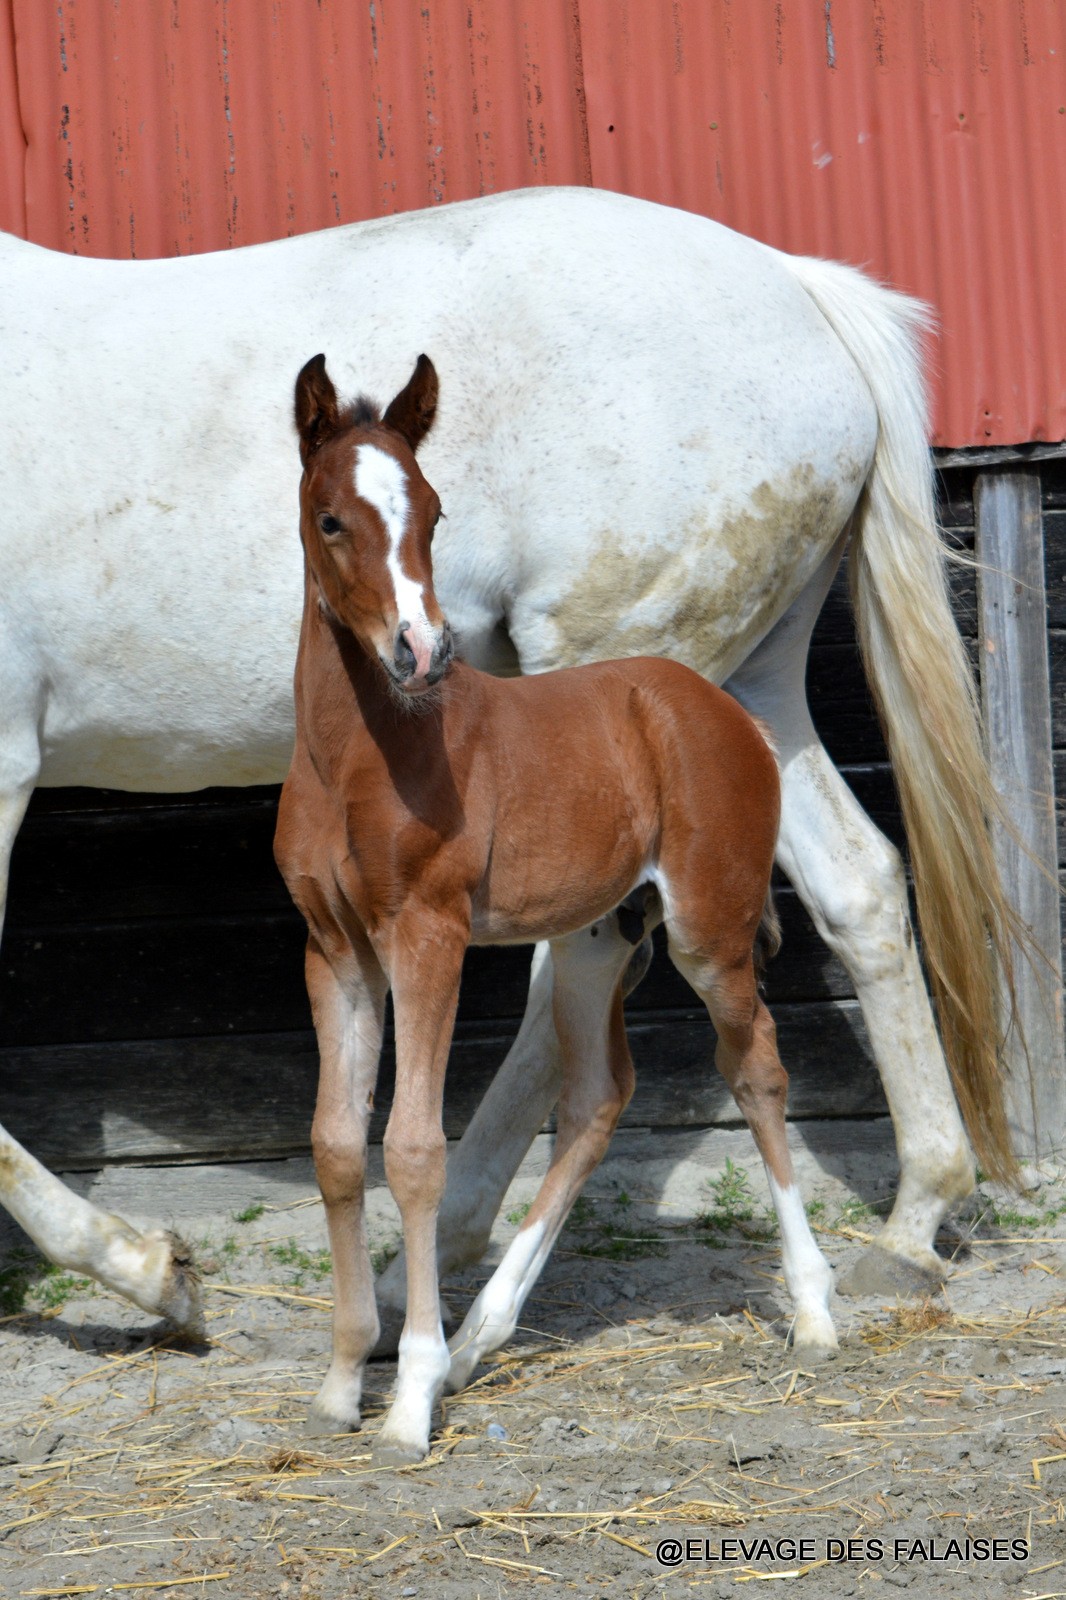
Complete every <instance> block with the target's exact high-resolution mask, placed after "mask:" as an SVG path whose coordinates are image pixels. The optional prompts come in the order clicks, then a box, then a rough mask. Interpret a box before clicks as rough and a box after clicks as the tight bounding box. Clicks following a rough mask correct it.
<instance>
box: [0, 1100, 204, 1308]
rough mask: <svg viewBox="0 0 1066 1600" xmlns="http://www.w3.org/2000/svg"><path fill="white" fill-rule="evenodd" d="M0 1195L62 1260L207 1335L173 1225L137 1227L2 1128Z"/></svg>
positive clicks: (188, 1257)
mask: <svg viewBox="0 0 1066 1600" xmlns="http://www.w3.org/2000/svg"><path fill="white" fill-rule="evenodd" d="M0 1201H2V1202H3V1205H4V1207H5V1208H6V1210H8V1211H9V1212H10V1213H11V1215H12V1216H13V1217H14V1219H15V1221H16V1222H17V1223H18V1224H19V1226H20V1227H21V1228H22V1229H24V1231H25V1232H26V1233H28V1234H29V1236H30V1238H31V1239H32V1240H33V1242H34V1244H35V1245H36V1246H37V1248H38V1250H40V1251H42V1252H43V1254H44V1255H46V1256H47V1257H48V1258H49V1260H50V1261H54V1262H55V1263H56V1265H57V1266H60V1267H66V1268H67V1269H68V1270H69V1271H71V1272H78V1273H84V1274H85V1275H86V1276H87V1277H90V1278H95V1279H96V1280H97V1282H98V1283H102V1284H103V1285H104V1287H105V1288H107V1289H112V1290H114V1292H115V1293H116V1294H121V1295H124V1296H125V1298H126V1299H127V1300H132V1301H133V1303H134V1305H138V1306H140V1308H141V1310H142V1311H147V1312H149V1313H150V1314H151V1315H152V1316H157V1317H158V1316H161V1317H166V1318H167V1319H168V1321H170V1322H172V1323H173V1324H174V1326H175V1327H176V1328H180V1329H182V1330H183V1331H184V1332H187V1333H191V1334H194V1335H195V1336H197V1337H202V1336H203V1332H204V1321H203V1311H202V1309H201V1304H200V1280H199V1277H198V1276H197V1273H196V1268H195V1265H194V1263H193V1259H192V1254H191V1252H190V1250H189V1248H188V1246H187V1245H186V1244H185V1243H184V1242H183V1241H182V1240H181V1239H180V1238H179V1237H178V1235H177V1234H175V1233H170V1232H168V1231H167V1230H166V1229H163V1228H154V1229H152V1230H151V1231H149V1232H148V1233H139V1232H138V1231H137V1229H136V1228H134V1227H132V1226H131V1225H130V1223H128V1222H124V1221H123V1219H122V1218H121V1217H115V1216H112V1215H111V1214H110V1213H109V1212H107V1211H101V1210H100V1209H99V1207H97V1206H94V1205H92V1204H91V1203H90V1202H89V1201H88V1200H82V1199H81V1198H80V1196H78V1195H76V1194H74V1193H73V1192H72V1190H70V1189H68V1188H67V1186H66V1184H64V1183H61V1182H60V1181H59V1179H58V1178H56V1177H53V1175H52V1174H51V1173H50V1172H49V1171H48V1170H47V1168H45V1167H42V1165H41V1163H40V1162H39V1161H37V1160H35V1158H34V1157H33V1156H31V1155H30V1154H29V1153H28V1151H26V1150H24V1149H23V1148H22V1146H21V1145H20V1144H17V1143H16V1141H15V1140H14V1139H12V1137H11V1135H10V1134H9V1133H7V1132H6V1130H5V1129H3V1128H0Z"/></svg>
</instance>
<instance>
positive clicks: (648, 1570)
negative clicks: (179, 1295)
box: [0, 1123, 1066, 1600]
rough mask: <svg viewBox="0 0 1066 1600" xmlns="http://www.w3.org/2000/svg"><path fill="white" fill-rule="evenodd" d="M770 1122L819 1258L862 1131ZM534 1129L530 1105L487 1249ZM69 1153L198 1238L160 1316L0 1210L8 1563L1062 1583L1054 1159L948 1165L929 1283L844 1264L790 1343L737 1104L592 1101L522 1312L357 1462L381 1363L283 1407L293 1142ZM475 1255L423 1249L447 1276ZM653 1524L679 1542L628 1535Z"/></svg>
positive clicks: (353, 1574) (876, 1165)
mask: <svg viewBox="0 0 1066 1600" xmlns="http://www.w3.org/2000/svg"><path fill="white" fill-rule="evenodd" d="M792 1136H793V1144H794V1149H795V1152H796V1155H797V1159H798V1163H799V1167H800V1176H801V1181H802V1184H803V1187H804V1191H805V1194H806V1196H807V1198H808V1200H809V1201H810V1203H811V1214H812V1220H813V1223H814V1225H815V1227H816V1229H817V1230H818V1233H819V1237H820V1241H821V1243H822V1245H823V1247H824V1249H825V1250H826V1252H827V1254H828V1256H829V1258H830V1260H831V1261H832V1262H833V1264H834V1265H835V1266H838V1267H839V1266H840V1265H842V1264H843V1263H845V1262H846V1261H847V1260H848V1259H850V1258H851V1257H852V1256H853V1255H854V1254H855V1253H856V1252H857V1251H858V1250H859V1249H860V1248H861V1246H862V1243H863V1241H864V1240H865V1239H867V1238H869V1237H871V1236H873V1235H875V1234H876V1231H877V1228H878V1225H879V1223H878V1217H879V1214H880V1212H881V1211H882V1210H883V1208H884V1201H885V1199H886V1197H887V1196H888V1195H889V1194H890V1192H891V1186H892V1183H893V1179H894V1164H893V1159H892V1155H891V1140H890V1137H889V1135H888V1130H887V1128H886V1127H885V1125H883V1124H881V1123H865V1124H863V1123H851V1124H836V1125H830V1124H825V1123H811V1124H804V1125H801V1126H799V1127H794V1128H793V1129H792ZM546 1157H547V1141H546V1140H543V1139H542V1140H538V1141H537V1144H536V1146H535V1147H534V1150H533V1151H532V1152H531V1155H530V1158H529V1160H528V1161H527V1163H526V1165H525V1166H524V1167H523V1169H522V1171H521V1172H520V1174H519V1176H518V1177H517V1178H516V1180H515V1183H514V1185H513V1187H512V1190H511V1193H510V1194H509V1196H508V1200H507V1204H506V1206H505V1208H504V1216H503V1218H502V1219H501V1222H500V1224H499V1226H498V1230H497V1236H496V1239H495V1242H494V1249H495V1250H496V1252H497V1253H498V1251H499V1249H500V1247H501V1246H502V1245H503V1244H504V1243H505V1242H506V1240H507V1239H508V1238H509V1237H510V1236H511V1234H512V1233H513V1231H514V1227H515V1225H516V1223H517V1221H518V1220H520V1217H521V1214H522V1208H523V1206H524V1205H525V1204H526V1203H527V1202H528V1201H529V1200H530V1198H531V1197H532V1194H533V1192H534V1190H535V1187H536V1183H537V1179H538V1176H539V1174H540V1173H541V1172H542V1171H543V1169H544V1164H545V1161H546ZM72 1182H74V1184H75V1186H77V1187H79V1188H80V1189H81V1190H82V1192H91V1193H92V1194H93V1197H94V1198H95V1199H96V1200H97V1201H98V1202H100V1203H102V1204H104V1205H106V1206H108V1207H109V1208H111V1209H114V1210H117V1211H119V1212H122V1213H124V1214H126V1215H129V1216H132V1217H134V1218H145V1219H148V1218H156V1219H158V1218H160V1217H162V1218H164V1219H165V1220H169V1221H172V1222H173V1223H174V1224H176V1225H177V1226H178V1227H179V1228H180V1229H181V1230H182V1231H183V1232H184V1233H185V1235H186V1236H187V1237H188V1238H189V1239H191V1240H192V1241H193V1242H194V1244H195V1246H196V1248H197V1250H198V1252H199V1255H200V1258H201V1262H202V1265H203V1268H204V1274H205V1289H206V1300H207V1310H208V1326H209V1330H210V1343H209V1344H208V1345H205V1346H199V1347H194V1346H190V1345H182V1344H181V1343H180V1342H179V1341H176V1340H172V1339H168V1338H167V1337H166V1335H165V1330H163V1329H161V1328H159V1327H158V1326H154V1325H152V1324H151V1323H150V1321H149V1320H148V1319H146V1318H145V1317H144V1316H143V1314H142V1313H140V1312H138V1311H137V1310H135V1309H134V1308H132V1307H128V1306H126V1305H124V1304H123V1303H122V1302H121V1301H118V1300H116V1299H114V1298H113V1297H111V1296H105V1295H104V1294H102V1293H98V1292H96V1291H95V1290H94V1288H93V1287H92V1286H91V1285H87V1284H86V1283H84V1281H82V1282H78V1281H76V1280H72V1279H71V1278H70V1277H69V1276H67V1275H64V1274H59V1273H45V1272H42V1270H41V1267H40V1264H39V1263H35V1262H34V1261H33V1260H27V1259H26V1252H25V1249H24V1243H23V1244H22V1245H20V1242H19V1240H18V1238H17V1235H16V1230H14V1229H9V1230H8V1232H7V1234H6V1235H4V1236H3V1237H2V1239H0V1243H3V1244H4V1246H5V1252H6V1253H5V1255H4V1257H3V1259H4V1263H5V1266H4V1271H3V1275H2V1278H0V1285H2V1289H3V1294H4V1296H5V1300H6V1303H5V1306H4V1310H5V1312H6V1315H5V1317H4V1321H3V1324H2V1326H0V1371H2V1373H3V1382H2V1385H0V1414H2V1423H0V1495H2V1510H0V1586H2V1592H3V1593H4V1594H5V1595H10V1596H28V1595H36V1596H44V1595H54V1596H59V1595H76V1594H116V1595H117V1594H125V1593H132V1594H138V1593H144V1594H148V1595H158V1596H161V1597H169V1596H173V1597H175V1600H177V1597H189V1596H191V1595H200V1594H203V1595H207V1596H211V1597H214V1600H226V1597H231V1596H232V1597H240V1600H246V1597H247V1600H260V1597H263V1600H267V1597H269V1600H273V1597H275V1596H279V1597H284V1600H314V1597H321V1600H334V1597H339V1596H341V1595H345V1596H347V1595H363V1594H367V1595H369V1594H373V1595H375V1596H377V1595H382V1596H387V1597H392V1596H403V1597H408V1600H415V1597H422V1596H424V1597H427V1600H428V1597H434V1600H436V1597H445V1600H447V1597H452V1596H455V1597H460V1596H461V1597H463V1600H467V1597H469V1600H476V1597H484V1600H489V1597H493V1600H495V1597H497V1596H500V1595H504V1594H510V1593H511V1592H512V1591H514V1592H517V1591H519V1590H522V1591H524V1590H540V1591H542V1592H544V1593H545V1594H548V1595H554V1594H560V1595H562V1594H573V1593H578V1594H581V1595H587V1596H599V1595H603V1596H608V1595H609V1596H612V1597H613V1596H629V1595H632V1596H640V1597H643V1596H659V1595H664V1596H680V1595H686V1596H688V1595H696V1596H708V1597H712V1596H715V1595H722V1594H733V1593H737V1594H741V1593H743V1592H744V1591H743V1590H741V1589H739V1588H738V1586H739V1585H740V1584H743V1583H750V1582H756V1581H760V1580H762V1581H775V1580H780V1581H792V1582H795V1583H799V1584H801V1585H803V1592H804V1593H807V1594H810V1595H828V1596H831V1597H834V1600H835V1597H838V1596H847V1595H868V1596H876V1595H878V1594H881V1593H883V1594H888V1593H890V1592H891V1591H892V1590H894V1589H896V1588H906V1587H910V1588H911V1589H912V1591H913V1593H914V1594H915V1595H918V1596H923V1597H924V1596H926V1595H938V1596H939V1595H963V1594H969V1593H970V1592H971V1586H972V1585H973V1584H974V1583H975V1582H977V1583H979V1584H980V1585H981V1586H982V1587H981V1593H982V1594H987V1595H998V1594H1001V1593H1002V1594H1010V1595H1016V1596H1019V1597H1022V1596H1027V1597H1032V1596H1052V1595H1063V1594H1066V1384H1064V1364H1066V1281H1064V1272H1066V1181H1064V1177H1063V1174H1062V1173H1061V1171H1052V1170H1051V1169H1048V1170H1046V1171H1045V1172H1044V1173H1043V1181H1042V1183H1041V1185H1040V1186H1039V1187H1038V1188H1035V1189H1033V1190H1031V1191H1030V1192H1029V1193H1028V1194H1026V1195H1025V1196H1024V1197H1023V1198H1022V1199H1020V1200H1019V1199H1008V1198H1006V1197H1004V1196H1002V1195H998V1196H997V1195H996V1194H993V1193H991V1192H990V1191H989V1190H987V1189H985V1190H983V1191H982V1193H980V1194H979V1195H978V1196H977V1197H976V1199H975V1201H974V1203H973V1204H972V1206H971V1207H970V1208H969V1209H968V1211H967V1212H966V1214H965V1215H964V1216H962V1217H961V1218H959V1219H958V1220H957V1225H956V1227H955V1228H954V1229H953V1230H951V1231H950V1232H945V1233H944V1234H943V1235H942V1237H941V1241H940V1243H941V1247H942V1249H943V1250H944V1253H945V1254H947V1255H951V1256H952V1257H953V1261H954V1265H953V1271H952V1277H951V1281H950V1284H949V1287H948V1290H947V1292H946V1294H945V1295H943V1296H938V1297H937V1299H936V1300H934V1301H926V1302H923V1303H919V1304H917V1305H909V1306H896V1305H886V1304H884V1303H882V1302H879V1301H874V1300H867V1301H854V1300H843V1299H839V1300H838V1301H837V1302H836V1307H835V1313H836V1317H837V1323H838V1327H839V1329H840V1332H841V1334H842V1349H841V1352H840V1354H839V1356H837V1357H836V1358H835V1359H833V1360H831V1361H829V1362H827V1363H826V1364H825V1365H823V1366H821V1367H820V1368H819V1369H818V1370H817V1371H807V1370H804V1368H803V1367H802V1366H797V1364H796V1362H795V1361H794V1360H793V1358H792V1357H791V1355H790V1352H789V1350H788V1348H787V1346H786V1344H785V1334H786V1332H787V1327H788V1309H787V1301H786V1298H785V1295H784V1291H783V1287H782V1283H781V1278H780V1258H779V1253H778V1249H777V1245H776V1242H775V1238H774V1230H773V1226H772V1223H771V1221H770V1218H769V1208H768V1200H767V1194H766V1190H765V1187H764V1185H763V1182H762V1179H761V1173H760V1171H759V1169H758V1167H757V1163H756V1160H755V1159H754V1155H753V1150H752V1146H751V1142H750V1139H749V1137H748V1135H747V1134H746V1132H744V1131H736V1132H733V1131H716V1132H713V1133H673V1134H665V1133H658V1134H656V1135H654V1136H652V1135H649V1134H641V1133H640V1132H632V1133H626V1134H622V1135H620V1136H619V1137H618V1138H617V1140H616V1142H615V1146H614V1148H613V1150H612V1153H611V1156H610V1158H609V1159H608V1161H607V1162H606V1163H605V1165H604V1167H603V1168H602V1169H601V1171H600V1172H599V1173H598V1174H597V1175H596V1178H595V1180H594V1181H593V1183H592V1184H591V1185H590V1188H589V1190H588V1197H587V1199H586V1200H585V1201H583V1202H582V1203H580V1204H579V1207H578V1209H577V1212H576V1214H575V1215H574V1216H573V1217H572V1219H571V1224H570V1226H569V1228H568V1230H567V1232H566V1233H565V1234H564V1236H563V1238H562V1240H561V1241H560V1246H559V1248H558V1250H557V1252H556V1255H555V1257H554V1259H553V1261H552V1263H551V1264H550V1266H549V1269H548V1271H547V1272H546V1274H545V1276H544V1278H543V1279H542V1281H541V1284H540V1286H539V1288H538V1290H537V1292H536V1294H535V1295H534V1297H533V1298H532V1299H531V1301H530V1302H529V1304H528V1306H527V1308H526V1313H525V1317H524V1326H523V1328H522V1329H521V1331H520V1333H519V1334H518V1335H517V1336H516V1338H515V1340H514V1341H513V1343H512V1345H511V1346H510V1347H509V1348H507V1349H506V1350H505V1351H503V1352H501V1353H500V1355H499V1358H498V1359H495V1360H493V1361H492V1362H491V1363H490V1364H489V1365H487V1366H486V1367H484V1368H482V1369H480V1372H479V1375H476V1377H475V1381H474V1383H473V1384H472V1386H471V1387H470V1388H469V1389H468V1390H466V1391H465V1392H464V1393H463V1394H462V1395H460V1396H458V1397H456V1398H454V1399H452V1400H449V1401H448V1402H447V1403H446V1404H445V1406H444V1408H443V1410H442V1413H441V1416H440V1418H439V1422H438V1426H437V1428H436V1431H435V1434H434V1444H433V1449H432V1452H431V1455H430V1457H429V1459H428V1460H427V1461H426V1462H425V1463H423V1464H422V1465H421V1466H419V1467H417V1468H408V1469H405V1470H403V1471H395V1470H389V1471H375V1470H373V1469H371V1467H370V1463H369V1457H368V1454H367V1448H368V1447H367V1439H368V1437H372V1436H373V1434H374V1432H375V1431H376V1429H377V1427H378V1426H379V1424H380V1419H381V1416H382V1414H383V1410H384V1407H385V1404H386V1401H387V1397H388V1394H389V1391H390V1386H391V1384H392V1381H393V1378H394V1375H395V1368H394V1367H393V1366H392V1365H391V1364H389V1363H382V1364H380V1365H375V1366H374V1368H373V1369H372V1372H371V1378H370V1383H369V1391H370V1392H369V1400H368V1405H367V1413H368V1414H367V1423H366V1432H365V1434H361V1435H354V1436H348V1437H345V1438H337V1439H333V1440H329V1439H327V1440H321V1439H316V1438H312V1437H311V1436H309V1435H307V1434H305V1433H304V1431H303V1425H302V1419H303V1416H304V1414H305V1412H306V1409H307V1406H308V1404H309V1402H310V1399H311V1397H312V1395H313V1393H314V1391H315V1388H316V1387H317V1384H318V1382H319V1381H320V1379H321V1376H322V1374H323V1372H324V1370H325V1360H326V1351H327V1345H328V1306H329V1294H330V1276H329V1262H328V1255H327V1252H326V1238H325V1227H324V1221H323V1215H322V1208H321V1205H320V1203H319V1202H318V1201H317V1199H316V1198H315V1190H314V1180H313V1176H312V1172H311V1167H310V1163H309V1162H304V1161H287V1162H272V1163H253V1164H244V1165H239V1166H232V1167H224V1168H206V1169H205V1168H189V1167H185V1168H181V1167H171V1168H155V1169H132V1168H125V1169H124V1168H112V1169H110V1170H109V1171H107V1172H105V1173H101V1174H96V1175H88V1174H83V1175H81V1176H80V1177H77V1178H75V1179H73V1180H72ZM375 1184H376V1186H375V1189H374V1191H373V1195H372V1204H371V1214H372V1219H373V1237H374V1244H375V1247H376V1248H377V1249H378V1250H380V1251H382V1252H386V1251H387V1250H388V1249H389V1248H390V1247H391V1246H392V1244H393V1242H394V1240H395V1237H396V1233H397V1224H396V1218H395V1213H394V1212H393V1211H392V1208H391V1202H390V1201H389V1199H388V1196H387V1194H386V1193H385V1191H384V1190H383V1188H382V1187H381V1170H380V1153H378V1166H377V1169H376V1173H375ZM486 1275H487V1273H486V1269H485V1268H484V1267H481V1268H478V1269H476V1270H472V1271H469V1272H466V1273H463V1274H460V1275H458V1276H457V1277H455V1278H454V1279H452V1280H450V1281H449V1283H448V1284H447V1285H446V1292H447V1295H448V1298H449V1300H450V1302H451V1304H452V1306H453V1307H454V1309H455V1310H456V1311H459V1312H461V1311H462V1310H463V1309H464V1308H465V1306H466V1305H467V1304H468V1303H469V1300H470V1298H471V1297H472V1295H473V1294H474V1293H475V1292H476V1290H477V1288H478V1287H479V1286H480V1284H481V1283H482V1282H483V1281H484V1279H485V1277H486ZM20 1308H21V1309H20ZM671 1539H672V1540H673V1543H672V1544H671V1543H670V1540H671ZM663 1540H665V1541H667V1543H666V1545H665V1547H664V1553H665V1554H667V1555H669V1556H670V1557H671V1558H672V1557H673V1556H675V1555H678V1554H679V1555H680V1557H681V1559H680V1564H677V1565H673V1566H671V1565H666V1564H663V1563H662V1562H660V1561H659V1560H657V1558H656V1554H655V1552H656V1547H657V1545H658V1544H659V1543H660V1541H663ZM849 1540H850V1541H852V1543H851V1545H850V1547H849V1544H848V1541H849ZM686 1541H693V1542H692V1543H691V1544H686ZM730 1541H732V1543H730ZM803 1541H806V1542H805V1543H804V1542H803ZM952 1541H954V1543H952ZM967 1541H970V1543H969V1544H967ZM982 1541H983V1542H982ZM992 1541H1000V1543H999V1544H998V1545H994V1544H993V1543H992ZM1012 1541H1014V1543H1013V1546H1012ZM1026 1550H1027V1551H1028V1557H1027V1559H1019V1558H1020V1557H1021V1556H1022V1555H1023V1553H1024V1552H1025V1551H1026ZM993 1555H998V1556H1000V1557H1003V1558H1004V1559H998V1560H993V1559H992V1557H993ZM1011 1557H1013V1559H1011Z"/></svg>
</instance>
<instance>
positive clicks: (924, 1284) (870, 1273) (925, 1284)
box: [836, 1244, 946, 1300]
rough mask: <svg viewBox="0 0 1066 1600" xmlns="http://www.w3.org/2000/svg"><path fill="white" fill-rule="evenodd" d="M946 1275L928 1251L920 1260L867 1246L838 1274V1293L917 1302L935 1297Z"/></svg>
mask: <svg viewBox="0 0 1066 1600" xmlns="http://www.w3.org/2000/svg"><path fill="white" fill-rule="evenodd" d="M945 1277H946V1273H945V1270H944V1266H943V1263H942V1262H941V1260H940V1257H939V1256H936V1255H934V1254H933V1252H932V1251H931V1250H930V1251H929V1252H928V1254H927V1255H925V1256H923V1258H922V1259H921V1260H920V1261H916V1260H914V1259H913V1258H912V1257H910V1256H900V1255H897V1254H896V1253H895V1251H894V1250H885V1249H884V1248H883V1247H882V1246H881V1245H879V1244H871V1245H868V1246H867V1248H866V1249H865V1250H864V1251H863V1253H862V1255H861V1256H859V1257H858V1259H857V1260H855V1261H853V1262H852V1263H851V1265H850V1266H849V1267H845V1268H844V1270H843V1271H842V1272H838V1273H837V1280H836V1286H837V1293H838V1294H846V1295H851V1296H852V1297H855V1298H858V1297H860V1296H862V1295H875V1296H878V1297H880V1298H881V1299H894V1300H916V1299H921V1298H922V1297H923V1296H925V1295H930V1294H938V1293H939V1291H940V1290H941V1289H942V1288H943V1287H944V1278H945Z"/></svg>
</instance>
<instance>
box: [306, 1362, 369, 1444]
mask: <svg viewBox="0 0 1066 1600" xmlns="http://www.w3.org/2000/svg"><path fill="white" fill-rule="evenodd" d="M362 1398H363V1387H362V1381H361V1379H353V1378H351V1377H350V1376H345V1375H343V1374H341V1373H334V1372H327V1374H326V1378H325V1382H324V1383H323V1385H322V1387H321V1389H319V1391H318V1393H317V1394H316V1396H315V1398H314V1400H313V1401H312V1403H311V1409H310V1411H309V1412H308V1413H307V1423H306V1426H307V1431H308V1433H314V1434H327V1433H357V1432H358V1431H359V1428H360V1427H361V1425H362V1416H361V1412H360V1406H361V1403H362Z"/></svg>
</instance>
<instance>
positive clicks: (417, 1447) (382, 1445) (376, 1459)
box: [370, 1433, 429, 1467]
mask: <svg viewBox="0 0 1066 1600" xmlns="http://www.w3.org/2000/svg"><path fill="white" fill-rule="evenodd" d="M428 1455H429V1440H428V1439H427V1440H426V1442H425V1444H422V1442H421V1441H420V1440H416V1439H400V1438H398V1437H397V1436H396V1435H394V1434H388V1433H379V1434H378V1436H377V1438H376V1439H375V1440H374V1443H373V1444H372V1445H371V1447H370V1464H371V1466H373V1467H412V1466H414V1464H415V1463H416V1462H417V1461H424V1460H425V1459H426V1457H427V1456H428Z"/></svg>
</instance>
